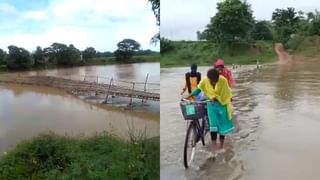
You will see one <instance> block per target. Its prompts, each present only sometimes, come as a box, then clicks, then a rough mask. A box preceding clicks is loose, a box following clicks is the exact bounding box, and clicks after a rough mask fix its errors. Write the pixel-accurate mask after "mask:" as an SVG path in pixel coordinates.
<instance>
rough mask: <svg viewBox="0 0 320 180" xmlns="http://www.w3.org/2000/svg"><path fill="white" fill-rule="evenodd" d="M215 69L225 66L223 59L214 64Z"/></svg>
mask: <svg viewBox="0 0 320 180" xmlns="http://www.w3.org/2000/svg"><path fill="white" fill-rule="evenodd" d="M213 66H214V67H217V66H224V61H223V60H222V59H217V61H216V62H215V63H214V64H213Z"/></svg>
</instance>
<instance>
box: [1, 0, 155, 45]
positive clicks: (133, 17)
mask: <svg viewBox="0 0 320 180" xmlns="http://www.w3.org/2000/svg"><path fill="white" fill-rule="evenodd" d="M1 7H2V8H3V9H6V12H7V13H8V12H10V13H14V12H15V11H16V9H15V8H14V7H13V6H10V5H2V6H0V10H1ZM18 15H19V16H18V18H16V19H17V20H16V21H17V22H18V23H16V24H19V25H13V24H11V23H9V22H8V23H7V27H6V29H10V27H14V29H12V31H11V32H9V35H8V32H7V33H1V28H0V39H1V43H0V47H1V48H3V49H6V47H7V46H8V45H12V44H13V45H17V46H19V47H23V48H26V49H28V50H30V51H32V50H35V48H36V46H38V45H40V46H41V47H48V46H50V45H51V44H52V43H53V42H60V43H64V44H71V43H72V44H74V45H75V46H76V47H77V48H79V49H80V50H83V49H85V48H86V47H88V46H93V47H95V48H96V49H97V50H99V51H106V50H108V51H114V50H115V49H116V48H117V47H116V44H117V43H118V42H119V41H120V40H122V39H124V38H132V39H135V40H137V41H138V42H139V43H140V44H141V45H142V48H143V49H149V48H150V49H153V50H159V44H158V45H157V46H156V47H154V46H153V45H150V39H151V38H152V37H153V35H154V34H156V33H157V32H158V28H157V26H156V25H155V24H156V22H155V21H156V20H155V17H154V16H153V12H152V10H151V6H150V5H148V0H134V1H132V0H117V1H111V0H52V1H50V3H49V6H48V7H47V8H45V9H41V10H32V11H31V10H29V11H24V12H19V14H18ZM29 20H32V21H34V22H32V23H31V24H28V22H29ZM0 23H2V22H1V19H0ZM34 23H36V24H34ZM37 23H38V24H37ZM4 34H5V35H4Z"/></svg>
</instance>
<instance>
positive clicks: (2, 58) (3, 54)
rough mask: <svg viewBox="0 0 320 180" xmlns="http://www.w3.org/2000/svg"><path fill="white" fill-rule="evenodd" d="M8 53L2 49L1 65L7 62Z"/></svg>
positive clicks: (0, 55) (0, 52)
mask: <svg viewBox="0 0 320 180" xmlns="http://www.w3.org/2000/svg"><path fill="white" fill-rule="evenodd" d="M6 55H7V53H6V52H5V51H4V50H3V49H0V65H3V64H5V62H6Z"/></svg>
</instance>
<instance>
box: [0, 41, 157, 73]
mask: <svg viewBox="0 0 320 180" xmlns="http://www.w3.org/2000/svg"><path fill="white" fill-rule="evenodd" d="M117 47H118V49H117V50H116V51H115V52H109V51H106V52H99V51H96V50H95V49H94V48H93V47H88V48H86V49H85V50H83V51H80V50H79V49H77V48H76V47H75V46H74V45H72V44H70V45H66V44H62V43H53V44H52V45H51V46H50V47H46V48H41V47H40V46H38V47H37V48H36V50H35V51H34V52H32V53H30V52H29V51H28V50H26V49H24V48H22V47H17V46H14V45H10V46H8V52H6V51H4V50H3V49H0V65H6V66H7V68H8V69H29V68H32V67H45V66H52V65H53V66H54V65H60V66H76V65H83V64H85V63H86V62H89V61H90V60H91V59H93V58H97V57H115V59H116V60H117V61H118V62H128V61H129V60H130V59H131V58H132V56H134V55H153V54H156V53H157V52H154V51H151V50H149V49H148V50H142V49H141V48H140V44H139V43H138V42H137V41H135V40H133V39H124V40H122V41H120V42H119V43H118V44H117Z"/></svg>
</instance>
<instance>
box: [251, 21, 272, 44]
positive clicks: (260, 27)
mask: <svg viewBox="0 0 320 180" xmlns="http://www.w3.org/2000/svg"><path fill="white" fill-rule="evenodd" d="M251 37H252V38H253V39H254V40H272V39H273V36H272V32H271V28H270V25H269V22H267V21H257V22H256V23H255V24H254V27H253V29H252V31H251Z"/></svg>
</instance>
